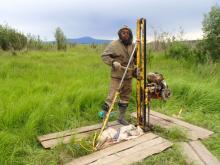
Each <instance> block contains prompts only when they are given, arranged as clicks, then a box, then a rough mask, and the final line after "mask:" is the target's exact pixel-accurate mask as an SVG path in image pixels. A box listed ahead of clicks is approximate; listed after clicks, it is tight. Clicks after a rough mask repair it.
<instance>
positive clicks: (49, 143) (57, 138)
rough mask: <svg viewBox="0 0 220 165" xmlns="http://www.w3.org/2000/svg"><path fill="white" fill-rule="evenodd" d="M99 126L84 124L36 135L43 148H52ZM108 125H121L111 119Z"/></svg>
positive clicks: (80, 137)
mask: <svg viewBox="0 0 220 165" xmlns="http://www.w3.org/2000/svg"><path fill="white" fill-rule="evenodd" d="M101 126H102V124H95V125H91V126H85V127H81V128H77V129H71V130H66V131H62V132H56V133H51V134H47V135H42V136H38V137H37V139H38V141H39V142H40V143H41V144H42V146H43V147H44V148H53V147H55V146H56V145H58V144H60V143H64V144H67V143H69V142H70V141H71V139H72V138H73V137H74V138H75V139H76V140H80V139H82V138H85V137H88V136H89V135H90V134H91V133H93V132H94V131H97V130H98V129H100V128H101ZM108 126H111V127H112V128H120V127H121V126H122V125H120V124H119V123H118V122H117V121H113V122H109V123H108Z"/></svg>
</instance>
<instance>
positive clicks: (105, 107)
mask: <svg viewBox="0 0 220 165" xmlns="http://www.w3.org/2000/svg"><path fill="white" fill-rule="evenodd" d="M108 110H109V105H108V104H107V103H104V104H103V106H102V112H103V115H102V116H103V122H104V121H105V118H106V115H107V113H108ZM106 126H107V127H108V123H107V124H106Z"/></svg>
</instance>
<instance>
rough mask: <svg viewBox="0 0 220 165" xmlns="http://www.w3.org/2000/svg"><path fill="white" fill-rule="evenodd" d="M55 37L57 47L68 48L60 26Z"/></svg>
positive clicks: (60, 48) (59, 48)
mask: <svg viewBox="0 0 220 165" xmlns="http://www.w3.org/2000/svg"><path fill="white" fill-rule="evenodd" d="M55 39H56V44H57V49H58V50H66V47H67V45H66V37H65V35H64V33H63V31H62V29H61V28H60V27H57V28H56V31H55Z"/></svg>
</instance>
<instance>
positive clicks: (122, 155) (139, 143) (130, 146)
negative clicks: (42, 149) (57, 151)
mask: <svg viewBox="0 0 220 165" xmlns="http://www.w3.org/2000/svg"><path fill="white" fill-rule="evenodd" d="M171 146H172V143H171V142H169V141H168V140H166V139H163V138H161V137H159V136H158V135H155V134H153V133H146V134H144V135H142V136H140V137H138V138H136V139H132V140H128V141H124V142H121V143H118V144H115V145H113V146H110V147H108V148H105V149H103V150H100V151H97V152H94V153H92V154H90V155H86V156H83V157H80V158H78V159H73V160H72V161H71V162H69V163H68V165H100V164H102V165H125V164H132V163H135V162H138V161H141V160H143V159H144V158H146V157H148V156H150V155H153V154H156V153H159V152H161V151H163V150H165V149H167V148H169V147H171Z"/></svg>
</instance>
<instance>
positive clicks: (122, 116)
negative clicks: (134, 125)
mask: <svg viewBox="0 0 220 165" xmlns="http://www.w3.org/2000/svg"><path fill="white" fill-rule="evenodd" d="M118 106H119V117H118V122H119V123H120V124H122V125H129V123H128V122H127V121H126V120H125V113H126V109H127V107H128V104H127V103H118Z"/></svg>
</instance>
